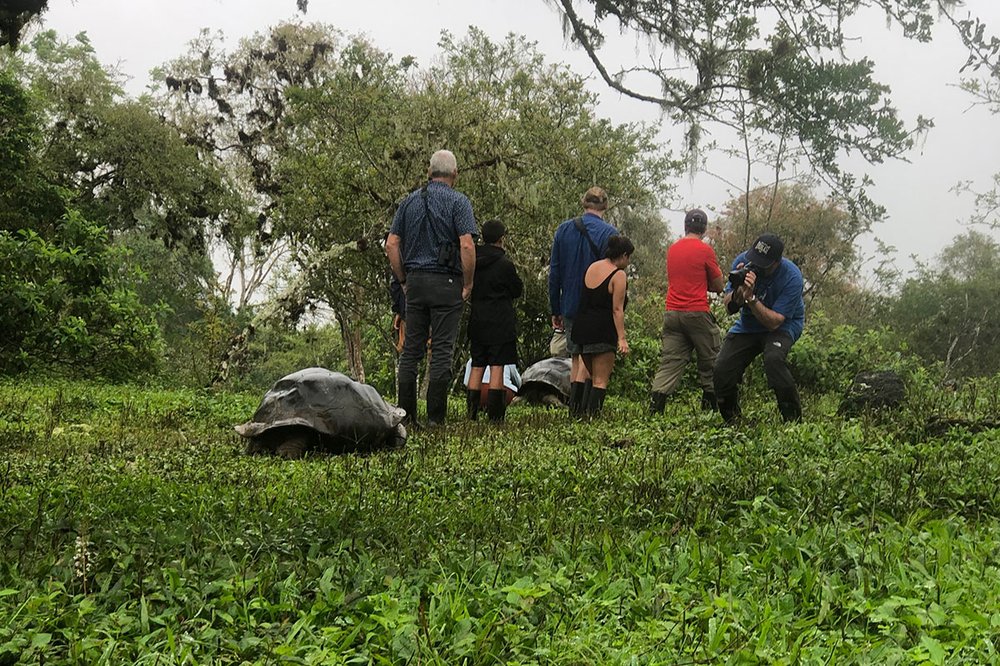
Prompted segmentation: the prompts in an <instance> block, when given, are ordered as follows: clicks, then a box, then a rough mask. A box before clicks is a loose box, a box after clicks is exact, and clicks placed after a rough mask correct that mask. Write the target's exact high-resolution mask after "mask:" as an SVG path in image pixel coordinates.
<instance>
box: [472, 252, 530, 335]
mask: <svg viewBox="0 0 1000 666" xmlns="http://www.w3.org/2000/svg"><path fill="white" fill-rule="evenodd" d="M523 292H524V283H522V282H521V278H519V277H518V276H517V270H516V269H515V268H514V264H513V263H512V262H511V260H510V259H508V258H507V254H506V253H505V252H504V251H503V248H499V247H497V246H495V245H479V246H477V247H476V276H475V278H474V282H473V285H472V298H471V301H472V312H471V313H470V315H469V339H470V340H475V341H476V342H478V343H479V344H484V345H497V344H502V343H504V342H512V341H516V340H517V315H516V314H515V312H514V299H515V298H518V297H520V296H521V294H522V293H523Z"/></svg>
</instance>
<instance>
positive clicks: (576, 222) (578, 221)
mask: <svg viewBox="0 0 1000 666" xmlns="http://www.w3.org/2000/svg"><path fill="white" fill-rule="evenodd" d="M573 226H575V227H576V230H577V231H579V232H580V233H581V234H582V235H583V237H584V238H586V239H587V244H588V245H590V251H591V252H592V253H593V254H594V261H597V260H598V259H600V258H601V251H600V250H598V249H597V245H595V244H594V241H593V239H592V238H591V237H590V234H589V233H588V232H587V225H585V224H584V223H583V218H582V217H575V218H573Z"/></svg>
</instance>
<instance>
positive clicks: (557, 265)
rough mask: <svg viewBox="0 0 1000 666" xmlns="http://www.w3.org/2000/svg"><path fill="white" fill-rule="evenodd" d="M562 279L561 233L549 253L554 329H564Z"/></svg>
mask: <svg viewBox="0 0 1000 666" xmlns="http://www.w3.org/2000/svg"><path fill="white" fill-rule="evenodd" d="M561 278H562V264H561V261H560V257H559V232H558V231H556V236H555V238H554V239H553V241H552V252H550V253H549V309H550V312H552V328H559V329H561V328H562V327H563V318H562V304H561V301H560V298H559V283H560V280H561Z"/></svg>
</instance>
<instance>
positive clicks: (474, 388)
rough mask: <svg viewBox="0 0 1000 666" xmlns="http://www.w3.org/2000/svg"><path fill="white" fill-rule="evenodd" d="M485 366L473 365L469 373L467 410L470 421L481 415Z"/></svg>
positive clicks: (466, 394) (466, 392)
mask: <svg viewBox="0 0 1000 666" xmlns="http://www.w3.org/2000/svg"><path fill="white" fill-rule="evenodd" d="M485 371H486V368H485V367H482V366H480V367H476V366H472V371H471V372H470V373H469V383H468V384H467V385H466V387H465V410H466V414H468V416H469V420H470V421H475V420H476V417H477V416H478V415H479V391H480V389H481V388H482V385H483V373H484V372H485Z"/></svg>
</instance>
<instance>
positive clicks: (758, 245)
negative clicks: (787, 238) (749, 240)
mask: <svg viewBox="0 0 1000 666" xmlns="http://www.w3.org/2000/svg"><path fill="white" fill-rule="evenodd" d="M784 251H785V244H784V243H782V242H781V239H780V238H778V236H777V234H761V235H760V236H759V237H758V238H757V240H755V241H754V242H753V245H751V246H750V249H749V250H747V261H746V263H748V264H753V265H754V266H760V267H761V268H768V267H769V266H770V265H771V264H773V263H774V262H776V261H781V254H782V252H784Z"/></svg>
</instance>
